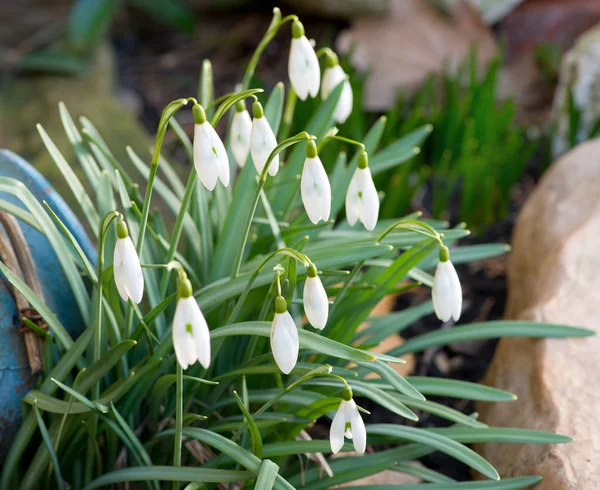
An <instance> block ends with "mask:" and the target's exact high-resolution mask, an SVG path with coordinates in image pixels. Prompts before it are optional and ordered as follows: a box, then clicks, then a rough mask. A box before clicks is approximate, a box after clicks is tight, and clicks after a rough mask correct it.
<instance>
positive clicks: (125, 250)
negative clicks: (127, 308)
mask: <svg viewBox="0 0 600 490" xmlns="http://www.w3.org/2000/svg"><path fill="white" fill-rule="evenodd" d="M117 237H118V239H117V243H116V245H115V252H114V255H113V272H114V276H115V284H116V286H117V290H118V291H119V295H120V296H121V298H123V301H127V300H129V299H130V300H131V301H132V302H133V303H135V304H136V305H137V304H139V303H140V301H142V296H143V295H144V274H142V266H141V264H140V258H139V257H138V254H137V252H136V250H135V246H134V245H133V242H132V241H131V238H130V237H129V231H128V230H127V225H126V224H125V221H123V220H120V221H119V222H118V223H117Z"/></svg>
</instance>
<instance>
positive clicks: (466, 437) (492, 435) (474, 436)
mask: <svg viewBox="0 0 600 490" xmlns="http://www.w3.org/2000/svg"><path fill="white" fill-rule="evenodd" d="M428 430H430V431H431V432H435V433H436V434H441V435H443V436H445V437H448V438H451V439H453V440H455V441H457V442H462V443H464V444H474V443H479V442H507V443H513V444H566V443H569V442H573V439H571V438H570V437H567V436H562V435H560V434H554V433H553V432H544V431H539V430H531V429H517V428H513V427H488V428H486V429H476V428H472V427H444V428H436V429H428Z"/></svg>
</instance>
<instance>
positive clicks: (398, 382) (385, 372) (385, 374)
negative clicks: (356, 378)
mask: <svg viewBox="0 0 600 490" xmlns="http://www.w3.org/2000/svg"><path fill="white" fill-rule="evenodd" d="M358 365H359V366H362V367H364V368H366V369H369V370H371V371H372V372H374V373H377V374H379V376H381V378H382V379H384V380H386V381H387V382H388V383H389V384H390V385H391V386H393V387H394V388H396V389H397V390H398V391H399V392H400V393H403V394H405V395H406V396H409V397H411V398H415V399H416V400H425V397H424V396H423V395H422V394H421V393H420V392H419V390H417V389H416V388H415V387H414V386H413V385H412V384H410V383H409V382H408V381H407V380H406V378H404V376H402V375H400V374H399V373H398V371H396V370H395V369H394V368H392V367H390V366H388V365H387V364H386V363H385V362H382V361H379V360H378V361H375V362H369V363H362V362H361V363H358Z"/></svg>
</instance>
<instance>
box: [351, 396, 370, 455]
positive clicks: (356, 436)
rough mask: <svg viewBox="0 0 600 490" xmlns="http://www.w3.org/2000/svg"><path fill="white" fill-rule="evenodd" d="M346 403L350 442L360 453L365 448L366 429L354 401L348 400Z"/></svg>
mask: <svg viewBox="0 0 600 490" xmlns="http://www.w3.org/2000/svg"><path fill="white" fill-rule="evenodd" d="M348 403H349V405H350V407H349V409H348V412H350V413H349V414H348V416H349V422H350V427H351V428H352V442H353V443H354V449H356V452H357V453H360V454H362V453H364V452H365V449H366V448H367V430H366V428H365V423H364V422H363V419H362V417H361V416H360V412H359V411H358V408H357V407H356V402H355V401H354V400H350V402H348Z"/></svg>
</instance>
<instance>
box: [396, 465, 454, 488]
mask: <svg viewBox="0 0 600 490" xmlns="http://www.w3.org/2000/svg"><path fill="white" fill-rule="evenodd" d="M392 470H393V471H398V472H400V473H404V474H405V475H411V476H416V477H417V478H420V479H421V480H423V481H425V482H427V483H454V482H455V481H456V480H454V479H453V478H450V477H449V476H446V475H444V474H442V473H440V472H439V471H434V470H431V469H429V468H426V467H425V466H423V465H421V464H419V463H396V464H395V465H394V466H393V467H392Z"/></svg>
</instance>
